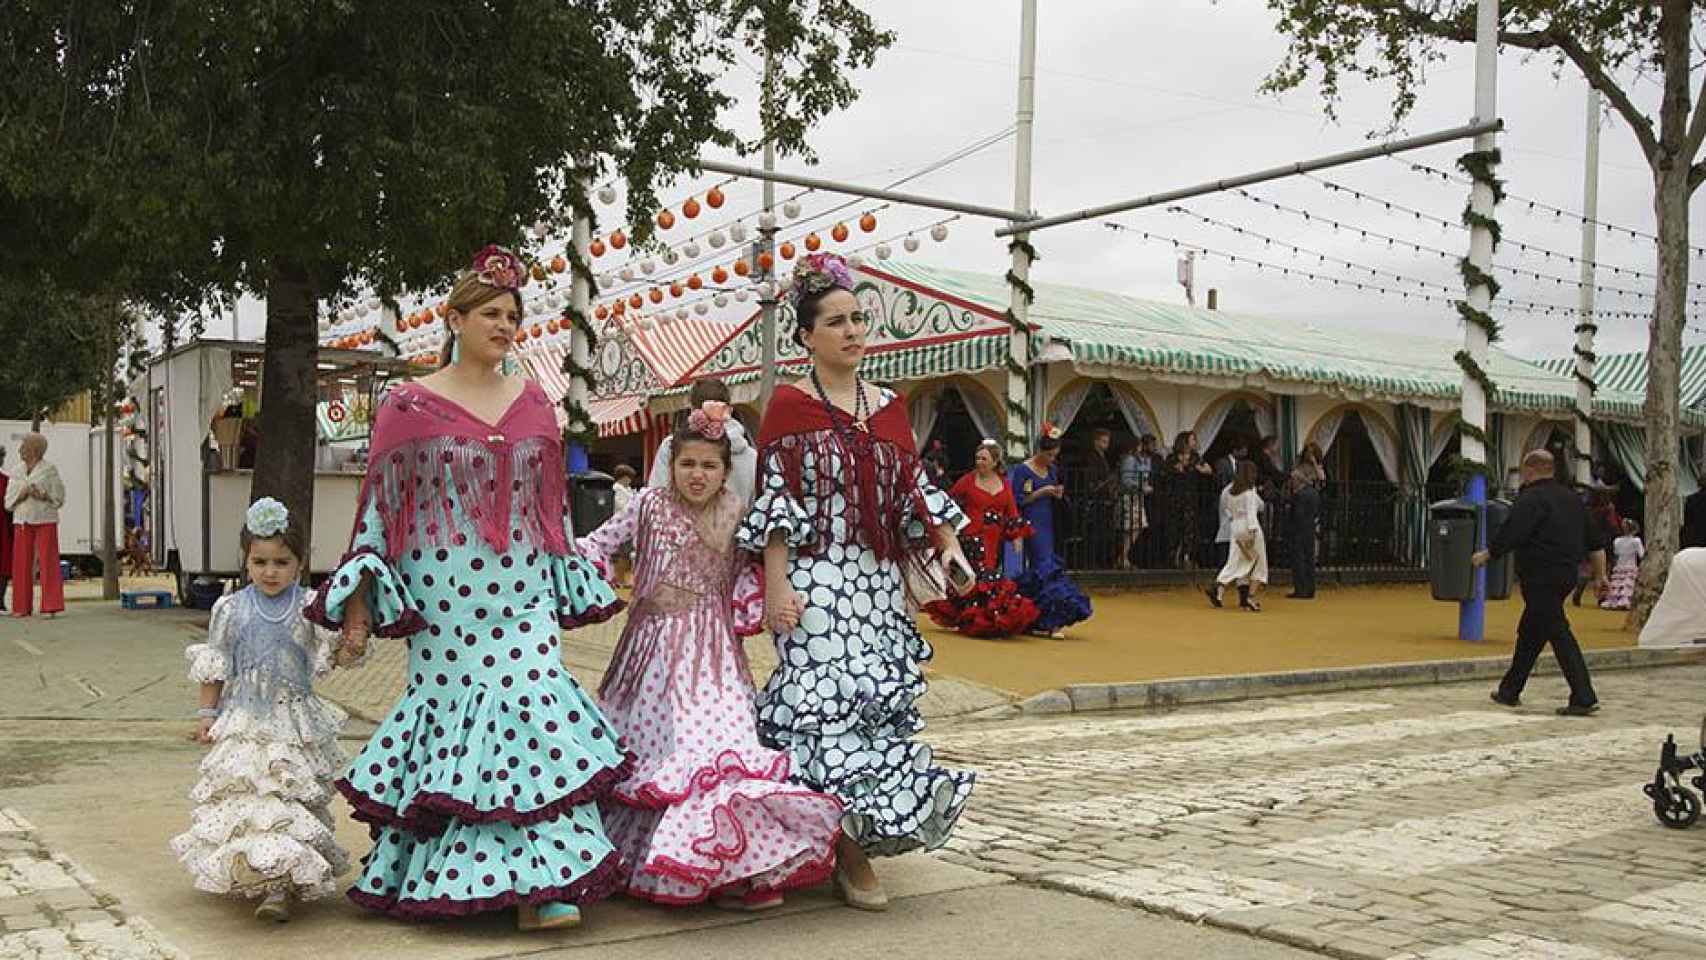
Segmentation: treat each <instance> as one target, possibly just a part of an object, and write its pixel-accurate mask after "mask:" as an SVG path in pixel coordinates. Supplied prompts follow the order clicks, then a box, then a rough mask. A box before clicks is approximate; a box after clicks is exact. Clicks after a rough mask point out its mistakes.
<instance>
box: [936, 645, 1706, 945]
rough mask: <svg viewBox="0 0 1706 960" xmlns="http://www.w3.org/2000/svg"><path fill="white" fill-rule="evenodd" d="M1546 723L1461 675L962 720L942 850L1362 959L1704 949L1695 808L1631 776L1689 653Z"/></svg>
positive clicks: (1544, 711) (1689, 675) (1665, 719)
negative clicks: (1176, 704) (1664, 810)
mask: <svg viewBox="0 0 1706 960" xmlns="http://www.w3.org/2000/svg"><path fill="white" fill-rule="evenodd" d="M1595 681H1596V685H1597V686H1598V687H1599V691H1600V695H1601V697H1602V698H1603V702H1604V703H1605V704H1606V706H1605V709H1604V710H1602V711H1601V713H1600V714H1599V715H1598V716H1596V717H1592V718H1586V719H1583V718H1562V717H1557V716H1555V715H1553V713H1552V708H1553V707H1554V706H1555V705H1557V704H1561V703H1562V702H1563V701H1564V690H1563V687H1562V684H1561V683H1560V682H1559V681H1557V680H1555V679H1550V678H1542V679H1537V680H1536V681H1535V682H1533V683H1531V684H1530V687H1529V690H1528V692H1527V694H1526V695H1525V697H1524V706H1523V707H1521V708H1520V709H1518V710H1515V711H1511V710H1507V709H1505V708H1502V707H1499V706H1496V705H1494V704H1492V703H1491V702H1489V701H1488V699H1487V693H1488V688H1487V687H1486V686H1483V685H1480V684H1465V685H1455V686H1444V687H1408V688H1396V689H1388V690H1363V691H1356V692H1347V693H1344V694H1337V695H1331V696H1319V697H1299V698H1290V699H1275V700H1265V701H1250V702H1245V703H1240V704H1232V705H1226V706H1219V707H1204V708H1192V709H1189V710H1185V711H1180V712H1174V713H1145V714H1136V715H1133V714H1124V715H1118V714H1108V715H1105V716H1100V717H1089V718H1086V717H1083V716H1079V717H1075V718H1071V719H1062V720H1057V721H1052V722H1044V721H1039V720H1035V719H1026V720H1023V721H1014V722H1008V723H1001V724H989V725H971V724H966V725H961V726H960V727H958V728H957V729H956V730H954V731H952V732H948V733H945V734H943V735H940V736H938V737H936V738H935V744H936V748H937V753H938V755H939V756H940V757H941V758H942V759H944V760H947V761H949V762H951V763H956V764H963V765H966V766H970V767H974V768H977V769H978V770H979V771H980V778H979V781H978V787H977V792H976V793H975V794H974V795H973V800H972V804H971V807H970V808H969V809H968V811H967V813H966V814H965V816H964V818H963V819H962V820H961V822H960V827H959V829H958V831H957V834H956V837H955V839H954V840H953V841H951V842H950V845H949V846H950V849H949V852H948V853H947V854H946V856H947V857H948V858H950V859H952V860H954V861H955V862H959V863H963V864H966V865H970V866H975V867H979V868H982V869H987V870H994V871H998V872H1001V873H1006V874H1009V875H1011V876H1014V877H1017V878H1021V879H1025V880H1030V881H1034V882H1038V883H1041V884H1042V885H1044V886H1047V887H1052V888H1056V889H1061V890H1067V891H1072V892H1075V893H1079V894H1083V895H1086V896H1092V897H1098V898H1103V899H1107V900H1112V901H1115V902H1119V903H1125V904H1131V905H1135V906H1140V907H1143V908H1146V909H1148V910H1151V911H1155V912H1159V913H1164V914H1168V915H1172V916H1176V917H1180V918H1183V919H1187V920H1191V921H1194V922H1204V923H1208V924H1212V925H1216V926H1220V927H1225V928H1229V929H1233V930H1239V931H1245V932H1249V933H1253V934H1255V935H1257V936H1260V937H1263V938H1266V939H1272V940H1277V941H1281V942H1284V943H1289V944H1293V945H1296V946H1300V947H1305V948H1308V949H1312V950H1317V951H1320V952H1323V953H1327V954H1330V955H1333V956H1340V957H1357V958H1374V960H1458V958H1462V960H1490V958H1512V960H1516V958H1522V960H1528V958H1557V960H1635V958H1642V960H1656V958H1677V960H1680V958H1684V957H1689V958H1699V957H1701V956H1706V880H1703V879H1701V878H1702V866H1703V864H1706V824H1703V825H1701V826H1698V827H1696V828H1694V829H1693V830H1690V831H1676V830H1668V829H1665V828H1664V827H1661V826H1660V825H1659V824H1658V822H1657V820H1655V819H1654V817H1653V813H1652V806H1651V804H1650V802H1649V801H1647V799H1646V798H1645V796H1644V795H1643V794H1642V792H1641V785H1642V784H1643V783H1644V782H1646V781H1649V780H1651V778H1652V776H1653V771H1654V768H1655V766H1656V765H1657V759H1658V751H1659V745H1660V743H1661V742H1662V741H1663V739H1664V737H1665V735H1666V734H1667V733H1671V732H1675V733H1676V734H1677V739H1678V742H1679V744H1680V745H1682V746H1684V747H1685V748H1686V751H1692V750H1693V749H1694V745H1695V744H1696V743H1697V742H1698V734H1697V731H1698V730H1699V728H1700V718H1701V712H1702V710H1703V709H1706V667H1686V668H1674V669H1663V670H1646V671H1626V672H1616V673H1609V672H1608V673H1606V674H1604V675H1603V676H1601V677H1596V678H1595Z"/></svg>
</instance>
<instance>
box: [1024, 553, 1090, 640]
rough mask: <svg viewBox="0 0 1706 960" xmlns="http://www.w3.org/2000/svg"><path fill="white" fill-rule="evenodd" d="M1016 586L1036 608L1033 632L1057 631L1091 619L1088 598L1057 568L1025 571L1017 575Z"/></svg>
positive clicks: (1064, 572)
mask: <svg viewBox="0 0 1706 960" xmlns="http://www.w3.org/2000/svg"><path fill="white" fill-rule="evenodd" d="M1017 583H1018V586H1019V592H1020V593H1022V594H1024V595H1025V596H1027V597H1029V598H1030V599H1031V602H1032V603H1035V604H1036V605H1037V619H1036V622H1034V623H1032V624H1031V629H1033V630H1041V631H1051V630H1059V629H1061V628H1062V627H1069V626H1071V625H1073V624H1075V623H1082V622H1083V621H1085V620H1088V619H1090V598H1089V597H1087V596H1085V595H1084V591H1082V590H1080V589H1078V586H1077V585H1076V584H1074V583H1073V582H1072V580H1071V579H1070V578H1068V577H1067V575H1066V571H1065V570H1062V569H1061V568H1059V567H1055V566H1051V567H1050V568H1049V569H1048V570H1046V571H1035V570H1027V571H1025V572H1024V573H1022V574H1020V575H1019V578H1018V581H1017Z"/></svg>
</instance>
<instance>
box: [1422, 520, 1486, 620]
mask: <svg viewBox="0 0 1706 960" xmlns="http://www.w3.org/2000/svg"><path fill="white" fill-rule="evenodd" d="M1479 521H1480V511H1479V509H1478V508H1477V507H1476V506H1475V504H1473V503H1470V502H1469V501H1468V500H1463V499H1457V500H1441V501H1440V502H1438V503H1436V504H1434V505H1433V506H1431V507H1429V508H1428V582H1429V584H1430V586H1431V587H1432V588H1433V595H1434V599H1435V600H1468V599H1470V598H1472V597H1473V596H1474V595H1475V568H1474V567H1473V566H1472V565H1471V564H1470V558H1471V557H1472V556H1473V555H1474V553H1475V533H1476V525H1477V524H1478V523H1479Z"/></svg>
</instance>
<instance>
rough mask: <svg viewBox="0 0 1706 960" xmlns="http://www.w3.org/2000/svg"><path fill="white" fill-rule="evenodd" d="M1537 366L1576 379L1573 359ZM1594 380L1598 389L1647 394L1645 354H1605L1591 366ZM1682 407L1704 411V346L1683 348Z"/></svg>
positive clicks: (1571, 357)
mask: <svg viewBox="0 0 1706 960" xmlns="http://www.w3.org/2000/svg"><path fill="white" fill-rule="evenodd" d="M1540 366H1541V367H1543V368H1544V369H1546V370H1547V371H1548V372H1550V373H1555V374H1558V375H1559V376H1562V377H1571V378H1573V377H1574V376H1575V371H1576V358H1575V357H1574V356H1568V357H1554V358H1552V359H1551V360H1543V361H1541V362H1540ZM1593 378H1594V380H1595V381H1597V382H1598V383H1599V386H1600V389H1601V390H1614V391H1617V392H1620V393H1630V394H1634V395H1636V396H1642V397H1644V396H1646V395H1647V352H1646V351H1645V350H1641V351H1637V352H1634V353H1610V354H1604V355H1602V356H1600V357H1599V359H1598V360H1597V361H1596V362H1595V364H1594V371H1593ZM1682 406H1683V408H1684V409H1689V408H1693V409H1706V343H1697V344H1694V345H1693V346H1689V347H1683V348H1682Z"/></svg>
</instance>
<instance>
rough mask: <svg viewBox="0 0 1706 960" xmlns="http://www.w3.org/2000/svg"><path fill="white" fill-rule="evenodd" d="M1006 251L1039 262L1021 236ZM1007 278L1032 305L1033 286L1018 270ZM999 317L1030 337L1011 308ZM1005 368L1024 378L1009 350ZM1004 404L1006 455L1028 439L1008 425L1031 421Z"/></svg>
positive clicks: (1019, 408)
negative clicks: (1005, 413)
mask: <svg viewBox="0 0 1706 960" xmlns="http://www.w3.org/2000/svg"><path fill="white" fill-rule="evenodd" d="M1007 249H1008V251H1009V252H1011V253H1016V254H1023V255H1024V257H1025V263H1026V265H1027V266H1028V265H1029V264H1032V263H1035V262H1037V260H1039V259H1041V258H1040V257H1038V256H1037V248H1036V247H1034V246H1032V245H1031V242H1030V241H1029V240H1028V239H1026V238H1024V237H1014V238H1013V239H1012V240H1011V241H1010V242H1009V243H1008V244H1007ZM1006 279H1007V286H1008V287H1010V288H1012V289H1013V290H1015V291H1017V292H1018V294H1019V296H1021V297H1023V298H1024V300H1025V305H1026V306H1029V305H1031V304H1033V303H1035V302H1036V301H1037V291H1036V289H1035V288H1034V287H1032V286H1031V285H1030V284H1029V283H1027V282H1026V281H1025V279H1024V278H1023V277H1020V276H1019V274H1018V272H1017V271H1015V270H1008V271H1007V278H1006ZM1002 316H1003V318H1004V319H1005V320H1006V321H1007V326H1008V327H1010V328H1011V329H1012V331H1013V333H1015V334H1029V333H1030V329H1029V328H1028V327H1027V326H1026V325H1025V323H1024V322H1023V321H1021V320H1020V319H1019V315H1018V314H1017V313H1014V312H1013V310H1012V309H1011V308H1009V309H1007V310H1004V311H1002ZM1005 366H1006V368H1007V375H1008V376H1009V377H1024V376H1026V370H1025V368H1024V367H1023V366H1022V365H1021V364H1019V362H1018V361H1016V360H1014V359H1013V354H1012V353H1011V351H1009V352H1008V354H1007V360H1006V364H1005ZM1027 389H1028V388H1027ZM1005 401H1006V402H1005V406H1006V408H1007V417H1006V418H1005V419H1006V424H1004V425H1003V429H1002V434H1003V437H1002V439H1003V440H1004V441H1005V446H1006V449H1007V451H1008V452H1009V453H1011V452H1013V451H1015V450H1021V449H1024V447H1025V446H1026V443H1027V439H1026V438H1025V437H1023V436H1020V435H1019V434H1017V433H1015V432H1013V430H1011V429H1010V428H1009V425H1011V424H1012V423H1013V422H1014V421H1015V420H1017V421H1018V422H1020V423H1024V422H1026V421H1028V420H1029V419H1030V416H1031V411H1030V410H1029V409H1027V408H1026V406H1025V405H1024V404H1022V403H1018V402H1016V401H1015V400H1014V399H1013V398H1012V396H1011V395H1008V396H1007V397H1006V398H1005Z"/></svg>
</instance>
